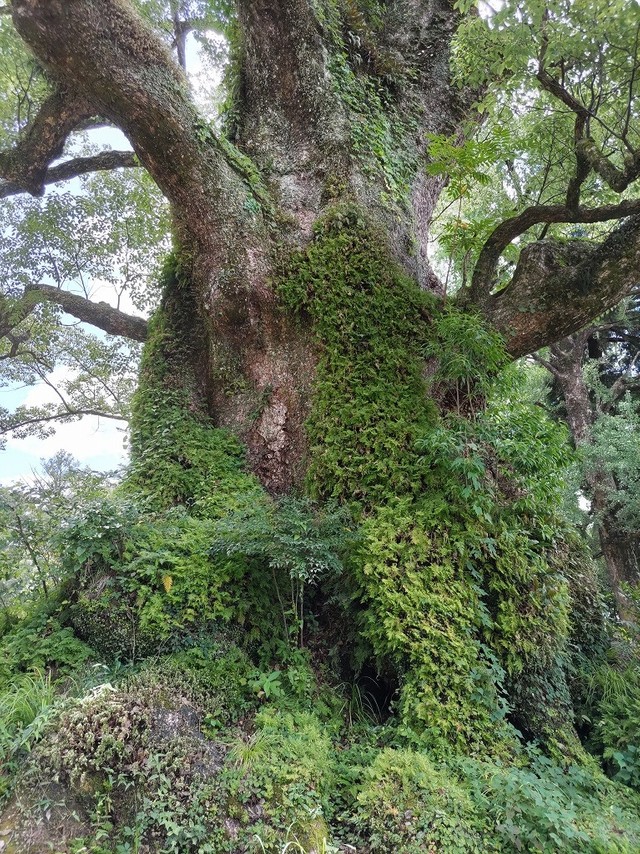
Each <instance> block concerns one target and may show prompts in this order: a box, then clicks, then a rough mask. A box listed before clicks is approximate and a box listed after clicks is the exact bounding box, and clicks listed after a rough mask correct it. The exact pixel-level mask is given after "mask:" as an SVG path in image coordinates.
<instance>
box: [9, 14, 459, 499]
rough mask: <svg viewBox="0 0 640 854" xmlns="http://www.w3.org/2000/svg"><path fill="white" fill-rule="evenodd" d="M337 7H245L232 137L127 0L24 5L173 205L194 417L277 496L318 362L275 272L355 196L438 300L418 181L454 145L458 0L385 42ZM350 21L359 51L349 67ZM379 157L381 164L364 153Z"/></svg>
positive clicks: (429, 202)
mask: <svg viewBox="0 0 640 854" xmlns="http://www.w3.org/2000/svg"><path fill="white" fill-rule="evenodd" d="M327 9H328V10H329V11H328V12H327V17H326V18H325V19H324V20H322V21H320V20H319V19H318V17H317V14H316V13H314V10H313V7H312V5H311V4H310V3H308V2H307V0H297V2H296V3H295V4H294V5H293V7H292V6H291V5H290V4H284V3H281V2H279V1H278V2H273V3H266V2H263V0H255V2H254V0H243V2H241V3H240V9H239V25H240V28H241V31H242V37H241V39H240V44H241V47H239V48H238V53H239V55H238V56H237V57H236V62H237V75H238V81H239V83H238V89H239V94H238V97H237V101H236V103H235V105H234V110H235V114H236V123H235V128H234V136H233V141H232V142H227V141H225V140H223V139H222V138H217V137H215V136H214V134H213V132H212V131H211V130H210V129H209V128H208V127H207V126H206V124H205V123H204V122H202V120H200V119H199V117H198V116H197V114H196V111H195V109H194V108H193V107H192V106H191V103H190V100H189V98H188V95H187V89H186V86H185V81H184V80H183V79H182V77H181V72H180V71H179V69H178V68H177V67H175V66H174V65H173V63H172V62H171V60H170V58H169V56H168V55H167V54H166V52H165V50H164V48H163V47H162V45H160V44H159V43H158V42H157V41H156V40H155V37H153V36H152V35H151V34H150V33H149V32H147V31H146V30H145V29H144V25H143V24H142V23H141V22H140V21H139V20H138V19H136V18H135V17H134V16H133V14H132V13H131V12H130V11H129V9H128V8H127V6H126V5H125V4H124V3H119V2H118V3H116V2H114V3H113V4H107V5H106V6H105V4H102V3H98V2H97V0H93V2H92V0H72V2H70V3H69V2H64V3H63V2H61V0H53V2H47V3H42V2H37V1H36V0H16V2H15V4H14V19H15V22H16V26H17V27H18V29H19V31H20V33H21V34H22V35H23V37H24V38H25V40H27V41H28V42H29V44H30V45H31V46H32V47H33V48H34V50H35V51H36V52H37V53H38V55H39V57H40V58H41V59H42V61H43V62H45V63H46V64H47V66H48V67H49V69H50V70H51V72H52V73H53V74H54V75H55V77H56V79H57V80H58V81H59V83H60V87H61V89H63V90H65V91H66V90H72V89H75V87H77V86H79V87H80V88H81V90H82V93H83V95H86V97H87V98H88V99H89V102H90V103H91V104H92V105H93V107H94V109H95V111H96V112H97V113H99V114H101V115H104V116H106V117H107V118H108V119H110V120H111V121H113V122H114V123H116V124H117V125H118V126H120V127H121V128H122V129H123V130H124V131H125V133H126V134H127V135H128V136H129V138H130V140H131V142H132V144H133V146H134V149H135V151H136V154H137V155H138V157H139V158H140V160H141V161H142V163H143V164H144V165H145V166H146V167H147V169H148V170H149V171H150V173H151V174H152V176H153V177H154V178H155V180H156V181H157V183H158V185H159V186H160V188H161V189H162V190H163V192H164V193H165V194H166V196H167V198H168V199H169V200H170V202H171V206H172V211H173V219H174V225H175V235H176V241H177V246H176V251H177V253H178V255H179V258H180V264H181V269H182V273H183V275H185V276H188V278H189V279H190V281H191V285H192V286H191V287H190V288H188V289H183V291H182V292H181V293H180V294H174V298H173V299H172V300H171V305H172V307H173V310H176V309H177V306H176V297H181V298H183V299H185V300H186V301H187V303H186V304H185V305H183V306H181V307H179V309H178V310H179V311H180V312H181V313H182V314H183V317H182V318H181V319H180V320H179V322H178V321H176V322H178V325H179V327H180V329H181V330H182V331H183V332H184V328H185V320H184V318H185V317H189V318H191V321H192V323H193V334H192V338H193V341H194V343H195V342H196V341H197V342H199V346H198V347H196V346H194V347H192V348H191V353H192V359H193V366H194V372H195V375H196V379H197V382H196V383H195V386H194V387H195V388H197V389H198V393H197V395H196V397H197V400H194V406H196V407H197V408H200V409H202V408H204V409H206V411H207V412H208V414H209V415H210V417H211V419H212V420H213V423H214V424H216V425H219V426H224V427H230V428H232V429H233V430H234V431H235V432H236V433H237V434H238V435H239V436H240V437H241V438H242V439H243V441H244V442H245V443H246V445H247V448H248V453H249V459H250V461H251V465H252V467H253V469H254V471H255V472H256V473H257V474H258V475H259V477H260V479H261V480H262V482H263V483H264V484H265V486H267V488H268V489H269V490H270V491H273V492H283V491H287V490H288V489H290V488H291V486H292V485H293V484H294V483H296V482H299V480H300V476H301V473H302V471H303V469H304V457H305V449H306V442H305V438H304V431H303V424H304V421H305V418H306V416H307V414H308V406H309V399H310V384H311V381H312V378H313V375H314V364H315V361H316V353H315V352H314V345H313V343H312V341H311V336H310V335H309V333H308V330H306V329H305V328H304V324H302V325H301V324H300V323H299V322H298V321H295V322H294V321H293V320H292V319H291V318H289V317H287V316H286V314H285V313H283V312H282V311H281V309H280V308H279V306H278V305H277V301H276V299H275V297H274V291H273V281H274V278H275V275H274V267H273V262H274V259H275V258H276V257H277V255H278V253H281V252H282V250H283V247H285V248H286V247H288V248H289V249H290V248H292V247H294V246H299V245H301V244H304V243H306V242H307V241H308V240H309V239H310V237H311V229H312V226H313V224H314V222H316V221H317V219H318V217H319V216H320V215H321V213H322V211H323V210H324V209H326V208H327V206H330V205H335V204H336V203H337V202H339V201H340V200H347V199H348V200H351V201H354V202H356V203H357V204H359V205H361V206H362V207H363V209H365V210H366V211H367V214H368V216H369V217H370V219H371V220H372V221H373V222H374V223H375V224H376V225H377V226H379V228H380V233H381V234H382V235H383V239H385V236H386V240H387V241H388V251H389V253H390V255H391V256H392V257H393V258H394V259H395V260H396V261H397V262H398V263H399V264H400V265H401V266H402V268H403V269H404V270H405V271H406V272H407V273H408V274H409V275H411V276H412V277H414V278H417V279H418V281H419V282H420V283H421V285H422V286H424V287H427V288H438V286H439V285H438V282H437V280H436V278H435V276H434V275H433V273H432V272H431V270H430V268H429V265H428V261H427V252H426V244H427V236H428V228H429V222H430V219H431V216H432V213H433V209H434V206H435V204H436V202H437V198H438V195H439V193H440V190H441V189H442V186H443V179H442V178H441V177H430V176H427V174H426V172H425V170H424V169H423V168H421V167H422V164H423V163H424V158H425V144H426V143H425V138H426V136H425V135H426V133H427V132H433V133H441V132H447V133H456V132H457V130H458V128H459V126H460V123H461V120H462V118H463V117H464V112H465V111H464V107H465V106H466V105H465V99H464V97H463V95H462V94H461V93H460V92H458V91H456V90H455V89H454V87H453V86H452V84H451V81H450V76H449V46H450V40H451V36H452V34H453V33H454V31H455V28H456V25H457V23H458V21H459V15H458V13H456V12H455V11H454V10H453V9H452V6H451V4H450V3H448V2H445V0H438V2H433V3H429V4H426V5H423V4H420V3H415V4H414V3H412V4H409V5H408V6H407V8H406V10H404V14H405V15H406V19H405V20H404V21H403V22H402V26H401V27H399V26H398V24H397V22H396V26H397V27H398V31H396V30H395V29H394V26H393V22H392V21H390V22H388V23H387V25H386V26H385V28H384V30H383V31H382V33H381V34H380V35H379V34H377V33H374V32H373V31H372V30H371V29H370V25H369V23H368V22H367V20H366V18H365V17H364V15H362V14H361V13H356V12H355V11H354V12H353V15H354V16H355V17H354V20H350V21H345V20H343V19H342V18H340V17H339V16H338V13H337V11H335V10H334V11H331V10H330V7H329V6H328V7H327ZM346 26H349V27H350V28H351V29H352V31H355V32H356V33H357V34H358V38H359V40H360V41H359V42H358V43H357V44H358V46H357V47H356V46H354V47H353V50H352V53H351V55H350V54H349V52H348V51H347V50H346V49H345V47H344V44H343V40H342V30H343V28H344V27H346ZM409 34H411V38H410V39H409ZM79 45H82V49H78V46H79ZM418 48H419V50H418ZM149 74H152V76H153V85H152V86H151V85H150V81H149V77H148V75H149ZM416 74H417V75H418V78H419V79H418V81H417V83H416V80H415V76H416ZM374 84H375V86H374ZM379 93H381V94H379ZM85 112H86V107H85ZM403 123H404V124H403ZM409 127H410V128H411V132H410V133H409V132H408V131H407V128H409ZM374 144H376V145H378V147H379V148H378V150H377V153H375V154H374V153H372V152H371V151H368V150H364V149H363V146H367V145H374ZM400 149H402V151H400ZM398 157H399V159H400V165H399V166H397V165H395V164H394V159H398ZM249 158H250V159H249ZM179 370H180V372H183V370H184V366H182V365H181V366H180V367H179Z"/></svg>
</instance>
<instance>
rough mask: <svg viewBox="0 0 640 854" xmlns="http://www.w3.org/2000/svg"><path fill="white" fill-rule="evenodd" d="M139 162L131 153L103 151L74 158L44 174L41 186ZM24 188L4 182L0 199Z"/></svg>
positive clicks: (128, 166)
mask: <svg viewBox="0 0 640 854" xmlns="http://www.w3.org/2000/svg"><path fill="white" fill-rule="evenodd" d="M139 165H140V162H139V160H138V158H137V157H136V155H135V154H134V152H133V151H103V152H101V153H100V154H95V155H93V156H91V157H74V158H73V159H72V160H65V162H64V163H59V164H58V165H57V166H52V167H50V168H49V169H47V171H46V172H45V174H44V177H43V178H42V184H43V185H47V184H56V183H58V182H59V181H69V180H71V179H72V178H77V177H79V176H80V175H86V174H88V173H89V172H106V171H109V170H111V169H124V168H131V167H133V166H139ZM24 192H25V188H24V187H23V186H22V185H21V184H18V183H15V182H11V181H6V182H2V183H0V199H4V198H6V197H7V196H15V195H17V194H18V193H24Z"/></svg>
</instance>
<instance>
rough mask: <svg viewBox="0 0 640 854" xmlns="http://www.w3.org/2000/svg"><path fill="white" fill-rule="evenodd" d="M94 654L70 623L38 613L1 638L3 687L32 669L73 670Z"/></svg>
mask: <svg viewBox="0 0 640 854" xmlns="http://www.w3.org/2000/svg"><path fill="white" fill-rule="evenodd" d="M92 656H93V650H92V649H91V648H90V647H89V646H87V645H86V644H85V643H82V641H80V640H79V639H78V638H77V637H76V636H75V635H74V633H73V630H72V629H71V628H70V627H69V626H63V625H62V624H61V623H60V622H59V620H58V619H56V617H55V616H49V615H48V614H47V613H46V612H45V611H41V612H40V613H38V612H36V613H35V614H33V615H31V616H30V617H29V618H27V619H26V620H25V621H23V622H22V623H19V624H18V625H17V626H16V627H15V628H14V629H13V630H11V631H9V632H8V633H7V634H6V635H5V636H4V637H3V638H2V640H1V641H0V686H1V685H2V684H3V683H5V682H8V681H9V680H11V679H12V678H13V677H14V676H15V675H16V674H19V673H27V672H30V671H40V672H44V671H45V670H46V669H48V668H49V669H54V670H55V671H56V673H69V672H70V671H71V670H73V669H74V668H76V667H77V666H78V665H81V664H82V663H83V662H85V661H87V660H88V659H89V658H91V657H92Z"/></svg>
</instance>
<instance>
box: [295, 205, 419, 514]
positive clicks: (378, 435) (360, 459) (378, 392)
mask: <svg viewBox="0 0 640 854" xmlns="http://www.w3.org/2000/svg"><path fill="white" fill-rule="evenodd" d="M278 292H279V294H280V297H281V299H282V301H283V304H284V305H285V306H286V307H287V308H289V309H291V310H296V311H304V312H307V313H308V314H309V315H310V316H311V319H312V321H313V325H314V333H315V336H316V338H317V341H318V343H319V345H320V347H321V353H320V361H319V364H318V368H317V375H316V383H315V390H314V401H313V409H312V412H311V415H310V418H309V420H308V422H307V434H308V436H309V442H310V446H311V460H310V466H309V472H308V488H309V490H310V492H311V494H312V495H313V496H314V497H316V496H317V497H323V498H337V499H339V500H342V501H348V502H358V503H362V504H365V505H367V506H372V505H375V504H378V503H381V502H382V501H383V499H384V496H385V495H386V494H387V493H388V492H397V493H398V494H402V493H405V492H412V491H415V490H418V489H419V488H420V482H419V478H418V477H417V475H416V472H415V470H414V468H413V466H412V464H411V449H412V447H413V444H414V442H415V440H416V438H417V436H418V434H419V432H420V431H421V430H424V429H425V428H426V427H427V425H428V424H429V423H430V421H431V420H433V412H432V410H430V409H429V407H428V406H425V400H426V384H425V381H424V379H423V375H422V365H423V361H422V360H423V357H424V350H425V346H426V337H427V333H426V330H427V328H428V324H427V319H428V316H429V313H430V311H431V310H432V308H433V300H432V299H431V298H430V297H429V296H428V295H427V294H425V293H424V292H421V291H420V290H419V289H418V288H417V286H416V285H415V284H414V283H413V282H411V281H410V280H409V279H407V278H406V277H405V276H403V275H402V273H401V272H400V271H399V270H398V269H397V267H395V266H394V264H393V263H392V262H390V261H389V259H388V254H387V251H386V248H385V244H384V241H383V239H382V238H381V236H380V235H379V234H376V233H375V232H374V231H372V230H371V228H370V227H369V225H368V223H367V221H366V218H365V216H364V214H362V213H361V212H360V211H359V210H358V209H357V208H355V207H353V206H348V205H345V206H340V207H337V208H335V209H333V210H332V211H331V212H330V213H329V214H327V216H326V217H325V218H324V219H323V220H321V221H320V222H319V223H318V225H317V227H316V239H315V241H314V242H313V243H312V244H311V246H309V248H308V249H307V250H306V252H305V253H303V254H300V255H296V256H294V257H293V258H291V259H290V263H289V264H288V265H287V269H285V270H284V271H283V275H282V277H281V279H280V281H279V282H278Z"/></svg>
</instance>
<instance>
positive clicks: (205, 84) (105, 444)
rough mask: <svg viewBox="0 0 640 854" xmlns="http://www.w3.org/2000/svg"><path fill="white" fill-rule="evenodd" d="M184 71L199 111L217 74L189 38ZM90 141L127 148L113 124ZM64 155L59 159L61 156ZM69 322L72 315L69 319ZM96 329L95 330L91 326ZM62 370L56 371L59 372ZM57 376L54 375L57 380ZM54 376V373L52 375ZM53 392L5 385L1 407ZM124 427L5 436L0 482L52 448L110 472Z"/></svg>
mask: <svg viewBox="0 0 640 854" xmlns="http://www.w3.org/2000/svg"><path fill="white" fill-rule="evenodd" d="M187 71H188V74H189V79H190V81H191V84H192V87H193V90H194V97H195V100H196V102H197V103H198V105H199V106H200V107H201V109H203V110H204V108H205V106H206V102H207V101H209V102H210V101H211V95H212V92H213V90H214V89H215V87H216V86H217V85H219V82H220V75H219V73H217V72H213V74H212V72H211V70H210V68H209V67H208V66H207V64H206V63H205V61H204V59H203V56H202V54H201V51H200V49H199V46H198V44H197V42H195V40H193V39H189V41H188V43H187ZM90 140H91V142H92V143H96V144H97V145H99V146H100V147H101V148H104V149H117V150H124V149H126V148H130V145H129V142H128V140H127V139H126V137H125V136H124V134H122V133H121V132H120V131H118V130H115V129H112V128H101V129H98V130H95V131H91V132H90ZM62 159H64V158H62ZM79 190H80V182H79V181H75V182H74V181H69V182H65V183H64V184H61V185H58V186H52V187H50V188H48V189H47V192H48V193H55V192H61V191H65V192H69V191H71V192H74V191H79ZM92 284H93V285H94V294H93V298H94V300H96V301H100V300H104V301H105V302H109V303H111V304H114V293H113V290H112V289H111V288H109V289H107V288H103V289H101V288H100V285H99V283H95V282H94V283H92ZM120 307H121V309H122V310H123V311H127V312H129V313H135V309H134V308H133V306H132V305H131V304H127V302H126V301H125V302H121V305H120ZM69 319H70V320H71V318H69ZM91 331H92V332H94V333H95V330H94V329H92V330H91ZM61 370H63V369H56V371H61ZM59 376H60V374H58V378H59ZM52 377H53V379H54V380H55V379H56V372H54V374H53V375H52ZM52 395H53V391H52V390H51V389H50V388H49V387H48V386H46V385H44V384H39V385H36V386H32V387H29V388H24V387H10V388H0V407H5V408H7V409H13V408H15V407H16V406H18V405H20V404H25V405H36V404H41V403H46V402H48V401H49V400H51V399H52ZM125 428H126V425H125V424H124V422H121V421H114V420H112V419H107V418H97V417H95V416H86V417H84V418H82V419H81V420H79V421H74V422H71V423H68V424H60V425H57V426H56V428H55V433H54V434H53V435H51V436H48V437H47V438H45V439H39V438H37V437H35V436H29V437H27V438H24V439H17V438H14V437H10V438H9V439H8V440H7V443H6V447H5V449H4V450H0V485H4V486H6V485H9V484H11V483H14V482H16V481H20V480H24V479H26V480H29V479H30V478H31V477H32V476H33V472H34V471H38V470H40V462H41V460H42V459H48V458H49V457H52V456H53V455H54V454H55V453H56V452H57V451H59V450H65V451H68V452H69V453H71V454H73V456H74V457H75V458H76V459H77V460H78V461H79V462H80V463H81V464H82V465H84V466H89V467H90V468H92V469H94V470H96V471H109V470H112V469H115V468H118V467H119V466H121V465H123V464H124V463H126V461H127V459H128V454H127V433H126V429H125Z"/></svg>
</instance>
